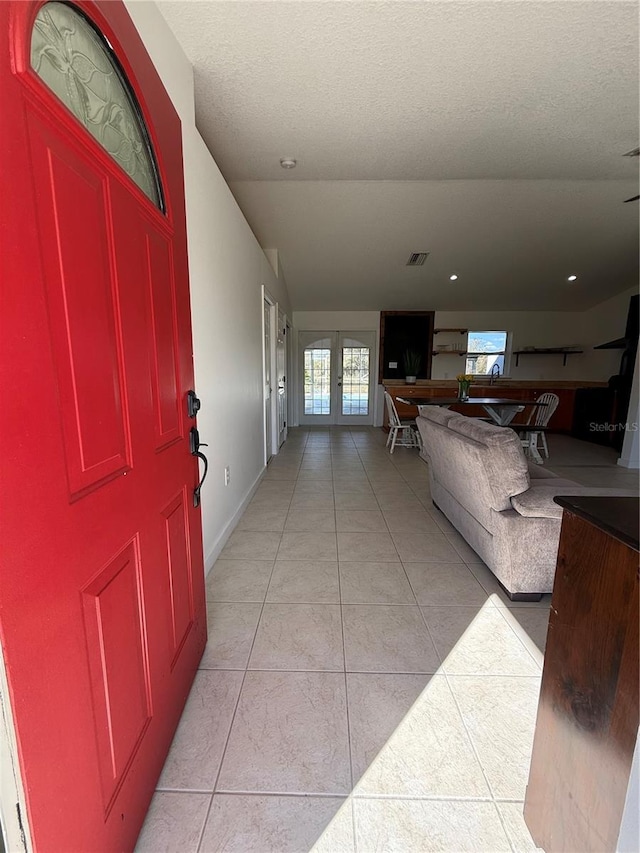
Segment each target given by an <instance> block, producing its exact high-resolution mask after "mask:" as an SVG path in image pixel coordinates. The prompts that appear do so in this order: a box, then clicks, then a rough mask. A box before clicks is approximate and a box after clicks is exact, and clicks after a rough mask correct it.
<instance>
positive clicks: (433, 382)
mask: <svg viewBox="0 0 640 853" xmlns="http://www.w3.org/2000/svg"><path fill="white" fill-rule="evenodd" d="M382 384H383V385H384V387H385V388H400V387H405V388H416V387H420V388H422V389H426V388H452V389H453V388H455V389H456V390H457V388H458V383H457V381H456V380H455V379H418V381H417V382H415V383H414V384H410V385H407V383H406V382H404V380H402V379H385V380H384V381H383V383H382ZM607 385H608V383H607V382H594V381H592V382H589V381H582V380H580V379H572V380H562V379H539V380H534V379H509V378H508V377H507V378H505V379H498V380H497V381H496V382H494V383H493V384H492V385H490V384H489V381H488V380H487V379H485V380H482V381H479V382H473V383H472V384H471V390H472V391H473V389H474V388H482V389H485V388H493V389H494V390H495V389H496V388H502V389H504V388H524V389H528V388H531V389H535V390H536V391H537V390H539V389H540V390H543V391H552V390H553V389H554V388H570V389H573V390H575V389H576V388H606V387H607Z"/></svg>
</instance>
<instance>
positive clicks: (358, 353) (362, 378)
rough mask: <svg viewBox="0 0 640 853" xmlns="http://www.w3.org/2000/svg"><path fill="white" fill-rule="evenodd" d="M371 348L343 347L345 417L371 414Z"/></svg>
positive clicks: (342, 408)
mask: <svg viewBox="0 0 640 853" xmlns="http://www.w3.org/2000/svg"><path fill="white" fill-rule="evenodd" d="M370 355H371V353H370V350H369V347H345V346H343V347H342V407H341V412H342V414H343V415H368V414H369V362H370Z"/></svg>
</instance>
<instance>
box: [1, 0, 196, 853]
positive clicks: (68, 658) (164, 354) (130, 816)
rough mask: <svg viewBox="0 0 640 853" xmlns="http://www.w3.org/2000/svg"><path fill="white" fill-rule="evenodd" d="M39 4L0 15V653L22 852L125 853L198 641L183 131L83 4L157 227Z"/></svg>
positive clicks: (7, 8)
mask: <svg viewBox="0 0 640 853" xmlns="http://www.w3.org/2000/svg"><path fill="white" fill-rule="evenodd" d="M39 5H40V4H39V3H36V2H30V0H28V1H27V0H25V2H15V3H14V2H4V3H0V38H1V39H2V50H0V98H1V99H2V103H1V108H2V115H3V120H4V121H6V122H7V127H10V128H11V132H10V133H7V134H5V135H3V150H2V157H3V162H2V167H1V168H0V197H1V198H2V199H3V204H2V205H1V206H0V217H2V223H1V228H0V233H1V234H2V236H3V239H5V240H6V243H4V245H3V247H2V251H0V265H1V270H0V282H1V285H2V303H3V311H2V314H1V315H0V323H1V325H2V328H1V329H0V372H1V377H0V382H1V383H2V387H3V391H4V393H5V395H6V399H7V400H10V401H11V405H6V406H3V407H1V408H0V437H1V444H2V448H3V453H2V454H1V455H0V465H1V468H2V470H1V472H0V474H1V478H2V483H3V487H4V490H3V491H4V494H3V500H2V501H1V502H0V535H1V536H2V541H3V557H4V559H5V561H6V571H4V572H3V579H2V584H0V640H1V643H2V652H3V656H4V663H5V669H6V673H7V681H8V685H9V699H10V701H11V706H12V711H13V716H14V721H15V728H16V738H17V743H18V751H19V763H20V768H21V773H22V777H23V782H24V788H25V792H26V799H27V816H28V823H29V827H30V830H31V836H32V838H33V843H34V847H35V850H36V851H52V853H53V851H56V853H57V851H61V850H91V851H92V853H93V851H96V853H97V851H113V850H126V849H132V848H133V846H134V844H135V840H136V837H137V834H138V831H139V828H140V825H141V823H142V821H143V819H144V816H145V813H146V809H147V807H148V804H149V801H150V799H151V796H152V794H153V790H154V787H155V783H156V780H157V778H158V775H159V773H160V771H161V769H162V765H163V763H164V758H165V756H166V752H167V750H168V747H169V745H170V743H171V740H172V737H173V734H174V731H175V727H176V725H177V723H178V720H179V718H180V714H181V711H182V708H183V707H184V702H185V700H186V697H187V695H188V692H189V689H190V685H191V683H192V680H193V676H194V674H195V671H196V669H197V665H198V661H199V659H200V656H201V654H202V651H203V649H204V644H205V642H206V613H205V603H204V571H203V556H202V534H201V517H200V510H199V509H196V508H195V507H194V506H193V500H192V491H193V488H194V486H195V485H196V483H197V482H198V470H197V462H196V460H195V459H194V458H193V457H192V456H191V454H190V452H189V446H188V439H187V434H188V430H189V427H190V426H191V425H193V423H194V421H192V420H189V419H188V416H187V410H186V401H185V394H186V390H187V389H189V388H191V387H193V364H192V344H191V324H190V306H189V289H188V268H187V256H186V230H185V218H184V197H183V183H182V159H181V157H182V154H181V132H180V122H179V119H178V117H177V115H176V114H175V111H174V110H173V107H172V105H171V103H170V101H169V99H168V96H167V95H166V92H165V91H164V89H163V88H162V85H161V83H160V81H159V79H158V77H157V74H156V72H155V70H154V69H153V66H152V65H151V62H150V60H149V58H148V56H147V55H146V53H145V52H144V49H143V47H142V44H141V42H140V39H139V37H138V35H137V33H136V31H135V28H134V27H133V25H132V23H131V21H130V19H129V17H128V14H127V12H126V10H125V8H124V6H123V5H122V3H120V2H117V0H113V2H105V3H94V2H89V0H86V2H85V0H80V3H79V6H80V7H81V8H82V10H83V11H84V12H85V13H86V14H88V15H89V16H90V17H91V18H92V20H93V21H94V22H95V24H96V26H98V27H99V28H100V29H101V30H102V31H103V32H104V33H105V35H106V36H107V37H108V39H109V42H110V43H111V44H112V45H114V49H116V50H117V51H118V52H119V53H120V55H121V57H122V64H123V66H124V68H125V71H126V72H127V74H128V75H129V77H130V78H131V79H132V80H134V81H135V83H136V86H138V89H139V91H138V89H137V90H136V91H138V95H139V100H140V103H141V107H142V111H143V114H144V115H145V117H146V118H147V119H148V120H150V119H153V121H151V122H150V127H149V132H150V136H151V138H152V140H153V141H154V142H155V144H156V149H157V153H158V165H159V169H160V173H161V176H162V180H163V184H164V191H165V197H166V206H167V215H166V216H165V215H163V213H161V212H160V211H159V210H158V209H157V208H156V207H155V206H154V205H153V203H152V202H151V201H150V200H149V199H148V198H147V196H146V195H144V194H143V193H142V191H141V190H140V189H139V188H138V187H137V185H136V184H134V182H133V181H132V180H131V179H130V178H129V176H128V175H127V174H126V173H125V172H123V171H122V169H121V168H120V166H119V165H118V164H117V163H116V162H115V161H113V160H112V159H111V158H110V157H109V155H108V154H106V153H105V152H104V150H103V149H102V148H101V147H100V146H99V145H98V144H97V143H96V141H95V140H94V139H93V137H91V135H90V134H89V133H88V132H87V131H86V130H85V129H84V128H83V127H82V126H81V125H80V124H79V123H78V122H77V120H76V119H75V118H74V116H73V115H72V114H71V113H69V112H68V110H67V109H66V107H64V105H63V104H62V103H61V102H59V101H58V100H57V98H56V97H55V95H53V94H52V93H51V92H49V91H48V90H47V89H46V88H45V86H44V84H43V83H42V81H41V80H40V79H39V78H37V77H36V76H35V74H34V73H33V72H31V71H30V69H29V67H28V57H29V51H28V41H29V34H30V31H31V25H32V22H33V19H34V17H35V14H36V12H37V9H38V7H39ZM140 84H141V85H140ZM5 142H6V144H5ZM205 404H206V403H205ZM7 496H8V497H7Z"/></svg>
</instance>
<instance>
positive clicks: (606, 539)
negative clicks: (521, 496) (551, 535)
mask: <svg viewBox="0 0 640 853" xmlns="http://www.w3.org/2000/svg"><path fill="white" fill-rule="evenodd" d="M556 500H557V503H559V504H561V505H562V506H563V507H564V515H563V520H562V532H561V535H560V546H559V551H558V563H557V569H556V577H555V584H554V588H553V597H552V600H551V617H550V620H549V631H548V635H547V645H546V651H545V658H544V670H543V674H542V686H541V691H540V702H539V706H538V717H537V722H536V729H535V737H534V744H533V754H532V758H531V770H530V775H529V785H528V787H527V794H526V799H525V807H524V815H525V820H526V823H527V825H528V827H529V830H530V832H531V836H532V838H533V840H534V841H535V843H536V844H537V845H538V846H539V847H542V848H543V849H544V850H545V851H547V853H557V852H558V853H559V851H567V853H568V851H578V850H579V851H581V853H590V851H614V850H615V849H616V845H617V841H618V836H619V832H620V824H621V819H622V815H623V812H624V808H625V798H626V795H627V787H628V783H629V774H630V770H631V763H632V759H633V752H634V748H635V745H636V740H637V736H638V655H639V650H638V499H637V498H631V497H630V498H615V497H611V498H604V497H585V496H581V497H573V498H572V497H566V498H557V499H556Z"/></svg>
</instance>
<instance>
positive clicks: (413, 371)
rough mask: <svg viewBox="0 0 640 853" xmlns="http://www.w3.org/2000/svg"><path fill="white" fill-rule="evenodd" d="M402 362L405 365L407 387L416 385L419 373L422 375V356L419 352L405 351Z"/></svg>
mask: <svg viewBox="0 0 640 853" xmlns="http://www.w3.org/2000/svg"><path fill="white" fill-rule="evenodd" d="M402 361H403V363H404V376H405V382H406V383H407V385H415V384H416V378H417V376H418V373H420V366H421V365H422V356H421V355H420V353H419V352H416V351H415V350H413V349H408V350H405V351H404V354H403V356H402Z"/></svg>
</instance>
